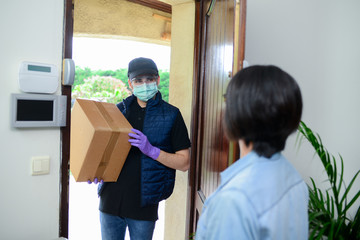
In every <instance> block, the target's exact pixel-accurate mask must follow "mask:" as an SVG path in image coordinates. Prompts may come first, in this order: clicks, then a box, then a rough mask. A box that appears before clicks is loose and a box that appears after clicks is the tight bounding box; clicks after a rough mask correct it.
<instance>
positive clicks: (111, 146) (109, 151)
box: [95, 102, 120, 178]
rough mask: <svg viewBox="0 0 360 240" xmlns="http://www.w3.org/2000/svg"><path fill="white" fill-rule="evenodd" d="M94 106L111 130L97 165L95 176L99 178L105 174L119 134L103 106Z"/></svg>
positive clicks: (99, 104)
mask: <svg viewBox="0 0 360 240" xmlns="http://www.w3.org/2000/svg"><path fill="white" fill-rule="evenodd" d="M95 104H96V106H97V108H98V109H99V111H100V112H101V113H102V115H103V116H104V118H105V119H106V121H107V122H108V123H109V126H110V128H111V130H112V133H111V136H110V140H109V142H108V144H107V146H106V148H105V151H104V154H103V156H102V158H101V161H100V163H99V167H98V169H97V171H96V176H99V177H100V178H101V177H102V176H103V174H104V172H105V169H106V167H107V165H108V161H109V159H110V157H111V155H112V153H113V151H114V149H115V145H116V143H117V141H118V139H119V135H120V133H119V132H118V131H117V130H118V129H117V128H116V127H115V126H114V124H113V122H114V121H113V119H112V118H111V116H110V115H109V113H108V112H107V111H106V109H105V107H104V106H103V105H101V103H100V102H95Z"/></svg>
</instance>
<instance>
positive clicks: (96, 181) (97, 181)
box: [87, 178, 104, 184]
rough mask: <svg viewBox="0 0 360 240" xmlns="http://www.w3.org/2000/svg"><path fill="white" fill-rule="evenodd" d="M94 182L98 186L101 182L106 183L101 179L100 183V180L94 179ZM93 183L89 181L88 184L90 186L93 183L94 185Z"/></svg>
mask: <svg viewBox="0 0 360 240" xmlns="http://www.w3.org/2000/svg"><path fill="white" fill-rule="evenodd" d="M93 182H94V183H95V184H98V183H99V182H100V183H104V180H102V179H101V180H100V181H99V179H98V178H94V181H93ZM93 182H92V181H91V180H90V179H89V180H87V183H88V184H91V183H93Z"/></svg>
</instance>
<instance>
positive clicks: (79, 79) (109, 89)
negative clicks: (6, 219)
mask: <svg viewBox="0 0 360 240" xmlns="http://www.w3.org/2000/svg"><path fill="white" fill-rule="evenodd" d="M159 75H160V84H159V86H158V88H159V91H160V92H161V95H162V97H163V99H164V101H166V102H168V101H169V72H168V71H163V70H159ZM130 95H131V89H130V87H129V84H128V77H127V69H118V70H115V71H114V70H96V71H94V70H91V69H90V68H87V67H86V68H84V69H83V68H81V67H78V66H76V71H75V81H74V85H73V90H72V98H73V99H76V98H86V99H93V100H98V101H103V102H109V103H114V104H116V103H119V102H121V101H122V100H123V99H124V98H126V97H128V96H130Z"/></svg>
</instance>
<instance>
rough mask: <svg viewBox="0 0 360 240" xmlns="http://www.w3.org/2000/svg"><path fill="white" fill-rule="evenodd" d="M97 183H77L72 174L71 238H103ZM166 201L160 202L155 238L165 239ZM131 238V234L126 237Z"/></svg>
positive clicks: (74, 239)
mask: <svg viewBox="0 0 360 240" xmlns="http://www.w3.org/2000/svg"><path fill="white" fill-rule="evenodd" d="M98 205H99V198H98V197H97V185H95V184H88V183H77V182H75V180H74V178H73V177H72V176H70V186H69V240H84V239H86V240H101V234H100V223H99V211H98ZM164 207H165V202H164V201H162V202H161V203H160V204H159V220H158V221H157V222H156V227H155V232H154V236H153V239H154V240H163V239H164V237H163V235H164V216H165V210H164ZM125 239H126V240H129V239H130V238H129V236H128V234H127V236H126V237H125Z"/></svg>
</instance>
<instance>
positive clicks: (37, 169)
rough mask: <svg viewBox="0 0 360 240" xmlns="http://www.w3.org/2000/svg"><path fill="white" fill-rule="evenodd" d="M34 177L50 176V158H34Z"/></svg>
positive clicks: (32, 171)
mask: <svg viewBox="0 0 360 240" xmlns="http://www.w3.org/2000/svg"><path fill="white" fill-rule="evenodd" d="M31 162H32V168H31V173H32V175H44V174H49V172H50V157H49V156H41V157H32V158H31Z"/></svg>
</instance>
